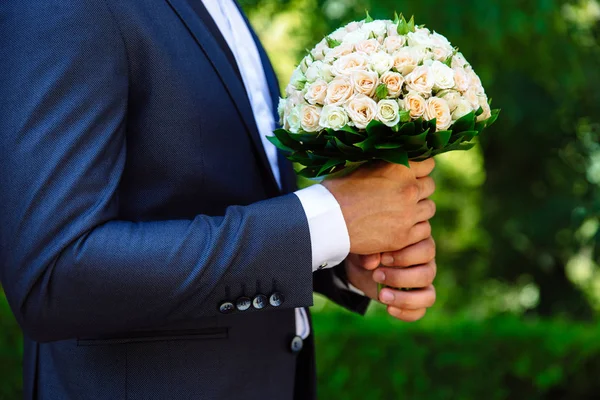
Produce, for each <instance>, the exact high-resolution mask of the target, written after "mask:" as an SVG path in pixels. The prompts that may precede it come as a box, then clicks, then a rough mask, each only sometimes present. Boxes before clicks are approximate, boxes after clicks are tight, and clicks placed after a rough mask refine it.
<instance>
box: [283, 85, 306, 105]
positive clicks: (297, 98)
mask: <svg viewBox="0 0 600 400" xmlns="http://www.w3.org/2000/svg"><path fill="white" fill-rule="evenodd" d="M285 94H286V96H287V101H288V102H289V103H291V104H292V106H296V105H298V104H302V103H304V92H303V91H302V90H296V89H294V87H293V86H292V85H288V87H287V89H286V91H285Z"/></svg>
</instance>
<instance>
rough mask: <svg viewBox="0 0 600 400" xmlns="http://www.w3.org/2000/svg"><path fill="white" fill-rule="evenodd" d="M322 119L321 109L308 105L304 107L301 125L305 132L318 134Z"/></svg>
mask: <svg viewBox="0 0 600 400" xmlns="http://www.w3.org/2000/svg"><path fill="white" fill-rule="evenodd" d="M320 119H321V107H317V106H306V105H305V106H303V107H302V110H301V121H300V125H301V126H302V129H303V130H304V131H305V132H316V131H318V130H320V129H321V127H320V126H319V120H320Z"/></svg>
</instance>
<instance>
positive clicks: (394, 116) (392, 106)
mask: <svg viewBox="0 0 600 400" xmlns="http://www.w3.org/2000/svg"><path fill="white" fill-rule="evenodd" d="M377 119H378V120H379V121H381V122H383V123H384V124H385V125H387V126H389V127H392V126H395V125H397V124H398V122H400V107H399V106H398V102H397V101H394V100H381V101H379V103H377Z"/></svg>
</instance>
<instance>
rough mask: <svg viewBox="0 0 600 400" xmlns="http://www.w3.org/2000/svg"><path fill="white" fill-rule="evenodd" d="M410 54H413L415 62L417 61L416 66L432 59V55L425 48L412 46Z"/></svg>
mask: <svg viewBox="0 0 600 400" xmlns="http://www.w3.org/2000/svg"><path fill="white" fill-rule="evenodd" d="M412 52H413V54H414V57H415V60H417V64H421V63H426V62H427V61H429V60H431V61H433V59H434V57H435V56H434V54H433V53H432V52H431V50H429V49H428V48H427V47H425V46H414V47H412Z"/></svg>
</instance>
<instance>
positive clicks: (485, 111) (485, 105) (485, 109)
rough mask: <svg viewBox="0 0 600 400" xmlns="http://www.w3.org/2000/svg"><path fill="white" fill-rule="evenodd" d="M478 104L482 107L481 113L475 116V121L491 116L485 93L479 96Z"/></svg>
mask: <svg viewBox="0 0 600 400" xmlns="http://www.w3.org/2000/svg"><path fill="white" fill-rule="evenodd" d="M479 106H480V107H481V108H482V109H483V113H482V114H481V115H480V116H479V117H477V122H479V121H483V120H486V119H488V118H489V117H491V116H492V110H491V109H490V105H489V104H488V98H487V96H486V95H482V96H479ZM478 109H479V108H478Z"/></svg>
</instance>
